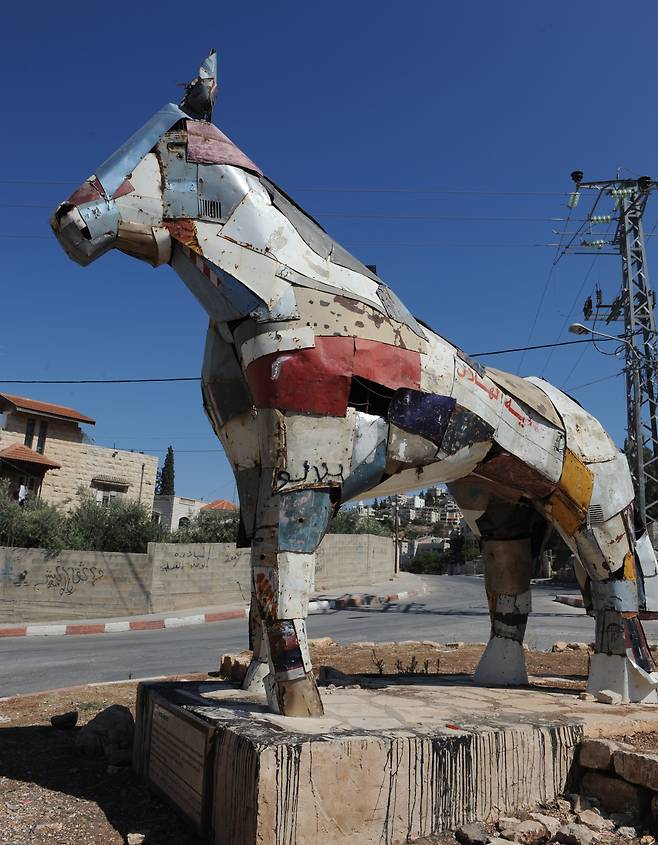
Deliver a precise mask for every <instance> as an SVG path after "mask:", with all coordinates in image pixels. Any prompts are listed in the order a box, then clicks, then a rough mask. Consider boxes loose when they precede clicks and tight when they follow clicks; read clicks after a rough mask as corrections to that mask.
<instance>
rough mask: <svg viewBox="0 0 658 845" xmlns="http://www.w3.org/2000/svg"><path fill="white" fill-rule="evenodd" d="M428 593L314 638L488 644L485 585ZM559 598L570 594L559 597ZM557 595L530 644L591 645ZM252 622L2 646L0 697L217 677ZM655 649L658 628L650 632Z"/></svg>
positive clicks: (1, 642) (336, 619) (533, 622)
mask: <svg viewBox="0 0 658 845" xmlns="http://www.w3.org/2000/svg"><path fill="white" fill-rule="evenodd" d="M426 580H427V582H428V584H429V587H430V592H429V593H428V594H427V595H426V596H424V597H422V598H420V599H419V600H417V601H411V602H399V603H397V604H394V605H391V606H389V608H388V609H385V610H382V609H372V610H371V609H367V608H364V609H356V608H352V609H347V610H339V611H335V612H332V613H327V614H322V615H317V616H311V617H310V618H309V626H308V627H309V634H310V636H311V637H321V636H325V635H327V634H330V635H331V636H333V637H334V639H336V640H337V641H339V642H356V641H359V640H373V641H375V642H386V641H391V640H394V641H399V640H435V641H439V642H451V641H463V642H484V641H485V640H486V639H488V635H489V618H488V613H487V606H486V599H485V595H484V584H483V581H482V579H481V578H468V577H459V576H453V577H448V576H433V577H426ZM560 592H569V591H567V590H560ZM554 595H555V589H554V588H550V589H548V588H546V587H537V588H534V589H533V607H534V611H533V614H532V615H531V617H530V620H529V623H528V631H527V636H526V642H527V643H528V645H529V646H530V647H531V648H535V649H536V648H538V649H549V648H550V647H551V645H552V644H553V643H554V642H555V641H556V640H568V641H571V640H578V641H584V642H590V641H591V640H592V639H593V622H592V620H591V619H589V618H588V617H587V616H586V615H585V612H584V611H582V610H578V609H577V608H571V607H567V606H565V605H560V604H556V603H555V602H553V600H552V599H553V596H554ZM246 624H247V623H246V620H241V619H239V620H235V621H230V622H218V623H215V624H209V625H199V626H197V627H189V628H179V629H168V630H167V629H165V630H159V631H139V632H130V633H122V634H101V635H87V636H78V637H53V638H40V637H37V638H27V637H20V638H19V637H16V638H5V639H0V696H4V695H13V694H16V693H22V692H36V691H39V690H47V689H53V688H55V687H64V686H69V685H73V684H82V683H89V682H94V681H113V680H121V679H124V678H128V677H133V678H143V677H150V676H154V675H164V674H174V673H182V672H193V671H207V670H209V669H216V668H217V663H218V658H219V655H220V654H222V653H223V652H226V651H235V650H239V649H242V648H245V647H246V643H247V630H246ZM646 630H647V635H648V637H649V639H650V640H651V641H652V642H655V641H656V640H658V622H652V623H647V624H646Z"/></svg>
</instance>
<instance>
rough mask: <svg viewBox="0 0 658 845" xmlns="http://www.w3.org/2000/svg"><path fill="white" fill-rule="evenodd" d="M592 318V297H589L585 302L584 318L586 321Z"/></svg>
mask: <svg viewBox="0 0 658 845" xmlns="http://www.w3.org/2000/svg"><path fill="white" fill-rule="evenodd" d="M591 316H592V297H591V296H588V297H587V299H586V300H585V304H584V305H583V317H584V318H585V319H586V320H589V318H590V317H591Z"/></svg>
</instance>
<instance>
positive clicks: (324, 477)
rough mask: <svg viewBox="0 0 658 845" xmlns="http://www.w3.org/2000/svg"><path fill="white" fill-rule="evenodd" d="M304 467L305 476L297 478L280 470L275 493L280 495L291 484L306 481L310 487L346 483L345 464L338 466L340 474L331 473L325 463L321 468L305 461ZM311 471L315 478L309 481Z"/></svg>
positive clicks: (312, 477) (277, 475)
mask: <svg viewBox="0 0 658 845" xmlns="http://www.w3.org/2000/svg"><path fill="white" fill-rule="evenodd" d="M303 467H304V474H303V475H300V476H299V477H297V478H293V477H292V476H291V475H290V473H289V472H286V470H284V469H280V470H279V471H278V472H277V474H276V486H275V489H274V492H275V493H280V492H281V491H282V490H284V489H285V488H286V487H288V486H289V485H291V484H302V483H304V482H306V481H308V482H309V485H311V484H322V483H323V482H324V483H325V484H331V483H332V481H333V482H334V483H336V484H342V483H343V482H344V481H345V476H344V472H345V468H344V467H343V464H338V472H329V467H328V465H327V464H326V463H325V462H324V461H322V463H321V464H320V467H317V466H316V465H315V464H313V465H311V464H309V462H308V461H304V464H303ZM311 470H313V472H314V473H315V476H313V475H311V477H310V479H309V475H310V474H311ZM309 485H307V486H309Z"/></svg>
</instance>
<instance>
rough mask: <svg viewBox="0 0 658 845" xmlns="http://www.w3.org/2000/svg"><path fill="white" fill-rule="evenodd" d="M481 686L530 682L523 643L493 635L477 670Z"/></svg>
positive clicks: (515, 684)
mask: <svg viewBox="0 0 658 845" xmlns="http://www.w3.org/2000/svg"><path fill="white" fill-rule="evenodd" d="M474 680H475V683H476V684H479V685H480V686H510V687H518V686H524V685H525V684H527V683H528V673H527V671H526V666H525V655H524V653H523V645H522V644H521V643H520V642H517V640H509V639H506V638H504V637H492V638H491V639H490V640H489V643H488V644H487V647H486V649H485V651H484V654H483V655H482V657H481V658H480V662H479V663H478V666H477V669H476V670H475V676H474Z"/></svg>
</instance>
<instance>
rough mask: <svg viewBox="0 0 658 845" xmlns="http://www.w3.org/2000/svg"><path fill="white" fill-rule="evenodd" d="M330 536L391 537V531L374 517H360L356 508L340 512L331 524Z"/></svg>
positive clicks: (328, 531)
mask: <svg viewBox="0 0 658 845" xmlns="http://www.w3.org/2000/svg"><path fill="white" fill-rule="evenodd" d="M327 533H328V534H377V535H379V536H381V537H390V536H391V529H390V527H389V526H388V525H385V524H383V523H382V522H380V521H379V520H378V519H374V517H372V516H359V514H358V513H357V511H356V510H354V508H348V509H347V510H344V511H339V512H338V514H337V515H336V516H335V517H334V518H333V519H332V520H331V522H330V523H329V528H328V530H327Z"/></svg>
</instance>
